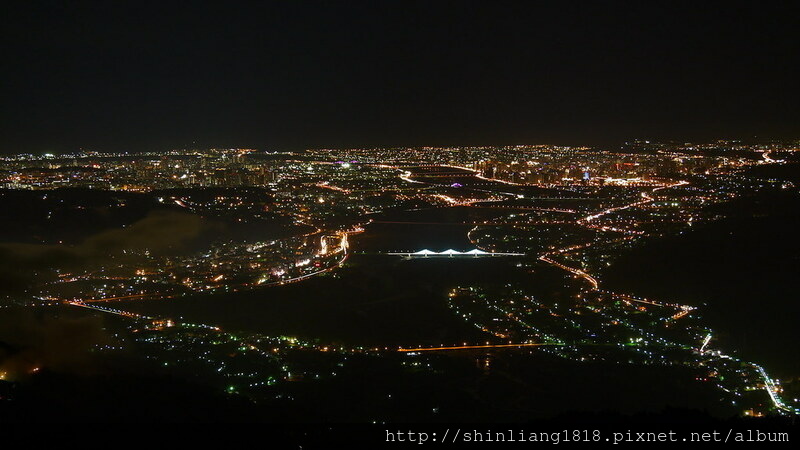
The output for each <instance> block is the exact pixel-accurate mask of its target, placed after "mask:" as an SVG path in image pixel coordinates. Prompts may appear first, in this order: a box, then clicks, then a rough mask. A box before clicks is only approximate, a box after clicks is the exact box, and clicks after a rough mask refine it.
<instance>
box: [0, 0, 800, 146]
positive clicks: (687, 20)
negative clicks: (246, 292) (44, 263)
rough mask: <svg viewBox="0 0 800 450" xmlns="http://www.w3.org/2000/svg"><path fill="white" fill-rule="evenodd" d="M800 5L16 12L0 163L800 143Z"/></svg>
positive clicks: (388, 5) (8, 38)
mask: <svg viewBox="0 0 800 450" xmlns="http://www.w3.org/2000/svg"><path fill="white" fill-rule="evenodd" d="M797 5H798V3H797V2H785V3H771V2H762V1H751V2H735V1H731V2H724V3H723V2H720V3H716V2H700V1H693V2H687V3H676V2H649V1H648V2H638V1H637V2H633V1H632V2H627V3H609V2H589V1H587V2H575V3H570V2H563V1H559V2H552V3H539V2H525V3H511V2H502V1H491V2H489V1H487V2H470V1H460V2H445V1H434V0H430V1H427V2H412V1H398V2H388V1H386V2H384V1H370V2H363V3H362V2H355V1H336V2H334V1H330V2H304V1H286V2H277V3H267V2H258V3H255V2H239V1H227V2H222V3H213V2H189V1H180V2H179V1H162V2H152V3H151V2H135V3H124V2H117V1H105V2H97V3H89V2H80V1H76V2H64V1H59V2H34V1H21V2H16V4H11V3H10V2H6V3H4V4H3V6H2V11H1V12H0V23H1V24H2V28H1V29H2V38H1V40H0V50H2V54H1V56H0V60H2V63H3V66H2V67H1V68H0V69H2V70H0V79H2V82H0V91H1V92H2V101H1V102H0V104H1V105H2V109H1V111H2V115H1V116H0V152H2V153H20V152H32V153H44V152H67V151H73V150H77V149H79V148H83V149H89V150H98V151H139V150H166V149H171V148H187V147H253V148H260V149H268V150H292V149H301V148H308V147H356V146H395V145H471V144H521V143H529V144H535V143H550V144H565V145H577V144H588V145H600V146H612V145H614V144H619V143H620V142H621V141H624V140H626V139H633V138H655V139H678V140H709V139H716V138H724V137H727V138H745V139H748V138H751V137H753V136H759V137H775V138H800V106H799V105H800V89H798V80H800V70H798V61H797V60H798V55H800V45H798V44H799V43H800V33H798V30H797V25H798V17H800V14H798V12H800V10H798V6H797Z"/></svg>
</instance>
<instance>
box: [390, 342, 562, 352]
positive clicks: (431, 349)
mask: <svg viewBox="0 0 800 450" xmlns="http://www.w3.org/2000/svg"><path fill="white" fill-rule="evenodd" d="M564 345H566V344H560V343H552V344H549V343H531V342H522V343H518V344H485V345H455V346H450V347H425V348H402V347H401V348H398V349H397V351H398V352H404V353H408V352H439V351H450V350H470V349H480V348H510V347H542V346H564Z"/></svg>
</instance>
